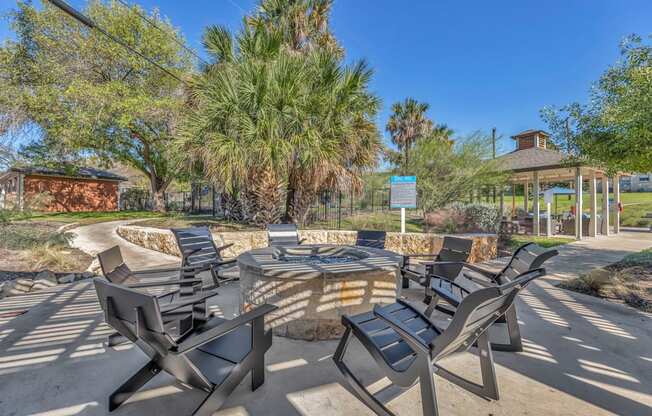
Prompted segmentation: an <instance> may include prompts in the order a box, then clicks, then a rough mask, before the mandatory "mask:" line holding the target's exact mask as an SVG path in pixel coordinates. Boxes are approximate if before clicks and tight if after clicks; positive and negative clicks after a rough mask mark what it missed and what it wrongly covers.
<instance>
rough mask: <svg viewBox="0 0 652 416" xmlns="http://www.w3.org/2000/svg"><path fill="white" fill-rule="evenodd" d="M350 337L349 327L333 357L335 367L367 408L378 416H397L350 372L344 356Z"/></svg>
mask: <svg viewBox="0 0 652 416" xmlns="http://www.w3.org/2000/svg"><path fill="white" fill-rule="evenodd" d="M350 337H351V328H350V327H347V328H346V331H345V332H344V335H342V339H341V340H340V343H339V344H338V345H337V350H335V354H334V355H333V361H334V362H335V365H336V366H337V368H338V369H339V370H340V372H341V373H342V375H343V376H344V378H345V379H346V381H347V382H348V383H349V385H350V386H351V388H352V389H353V392H354V393H355V395H356V396H358V398H359V399H360V400H361V401H362V402H363V403H364V404H366V405H367V407H369V408H370V409H371V410H373V412H374V413H376V414H377V415H378V416H395V415H394V414H393V413H392V412H390V411H389V409H387V408H386V407H385V405H383V404H382V403H381V402H380V401H379V400H378V399H376V398H375V397H374V396H373V394H371V393H370V392H369V391H368V390H367V389H366V388H365V387H364V385H363V384H362V382H360V380H358V379H357V378H356V377H355V376H354V375H353V373H352V372H351V370H349V368H348V367H347V366H346V364H345V363H344V360H343V359H344V354H345V353H346V349H347V347H348V345H349V341H350Z"/></svg>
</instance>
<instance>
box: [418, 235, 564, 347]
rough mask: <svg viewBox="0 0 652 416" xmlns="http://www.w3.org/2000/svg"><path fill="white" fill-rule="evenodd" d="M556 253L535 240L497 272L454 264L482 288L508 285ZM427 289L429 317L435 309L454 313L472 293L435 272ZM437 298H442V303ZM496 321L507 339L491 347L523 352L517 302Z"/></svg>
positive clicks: (516, 253) (521, 248) (469, 265)
mask: <svg viewBox="0 0 652 416" xmlns="http://www.w3.org/2000/svg"><path fill="white" fill-rule="evenodd" d="M557 254H559V252H558V251H557V250H554V249H552V250H546V249H545V248H542V247H540V246H538V245H537V244H535V243H527V244H524V245H522V246H521V247H519V248H518V249H517V250H516V251H515V252H514V254H513V255H512V258H511V259H510V261H509V262H508V263H507V265H506V266H505V267H504V268H503V269H502V270H501V271H500V272H498V273H492V272H490V271H488V270H485V269H482V268H480V267H478V266H476V265H473V264H468V263H457V264H458V265H460V266H461V267H462V276H464V277H465V278H466V279H468V280H470V281H471V282H473V283H475V284H476V285H477V286H476V288H483V287H491V286H496V285H504V284H507V283H509V282H511V281H512V280H513V279H515V278H516V277H517V276H520V275H522V274H523V273H526V272H529V271H532V270H535V269H538V268H540V267H541V266H542V265H543V263H545V262H546V261H547V260H549V259H550V258H552V257H554V256H556V255H557ZM427 290H428V291H429V295H430V296H434V298H433V299H432V302H430V305H429V306H428V308H427V309H426V311H425V314H426V315H427V316H430V315H431V314H432V312H433V311H434V310H435V309H437V310H438V311H440V312H444V313H446V314H448V315H454V314H455V311H456V309H457V308H458V307H459V305H460V303H461V302H462V301H463V300H464V298H465V297H467V296H468V295H469V294H470V293H472V292H473V290H471V289H470V288H469V287H468V286H467V287H463V286H462V285H460V284H458V283H456V282H455V281H451V280H450V279H448V277H446V276H437V275H436V273H433V274H432V275H431V276H430V286H429V287H428V288H427ZM476 290H477V289H476ZM440 301H443V304H442V303H441V302H440ZM496 323H497V324H499V325H505V326H506V330H507V335H508V338H509V342H508V343H499V342H492V343H491V347H492V348H493V349H494V350H496V351H523V341H522V340H521V330H520V327H519V325H518V316H517V313H516V305H513V306H512V307H510V308H509V309H508V310H507V312H506V313H505V315H504V316H502V317H500V319H499V320H498V321H497V322H496Z"/></svg>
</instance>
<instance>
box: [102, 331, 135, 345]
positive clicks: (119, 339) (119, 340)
mask: <svg viewBox="0 0 652 416" xmlns="http://www.w3.org/2000/svg"><path fill="white" fill-rule="evenodd" d="M128 341H129V340H128V339H127V338H125V337H123V336H122V335H120V333H118V332H115V333H113V334H111V335H109V337H108V339H107V341H106V344H107V346H109V347H115V346H116V345H120V344H125V343H127V342H128Z"/></svg>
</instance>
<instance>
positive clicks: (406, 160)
mask: <svg viewBox="0 0 652 416" xmlns="http://www.w3.org/2000/svg"><path fill="white" fill-rule="evenodd" d="M409 151H410V146H409V145H408V144H407V143H406V144H405V166H403V175H407V174H408V161H409V160H408V152H409Z"/></svg>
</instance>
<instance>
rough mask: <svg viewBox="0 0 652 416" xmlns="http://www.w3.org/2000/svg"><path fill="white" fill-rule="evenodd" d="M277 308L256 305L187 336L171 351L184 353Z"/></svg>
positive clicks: (267, 305) (260, 317)
mask: <svg viewBox="0 0 652 416" xmlns="http://www.w3.org/2000/svg"><path fill="white" fill-rule="evenodd" d="M276 309H278V306H274V305H269V304H264V305H262V306H259V307H257V308H256V309H254V310H252V311H250V312H247V313H245V314H242V315H240V316H238V317H236V318H233V319H231V320H229V321H226V322H223V323H221V324H219V325H218V326H216V327H214V328H211V329H209V330H207V331H205V332H202V333H200V334H198V335H195V336H194V337H192V338H189V339H187V340H185V341H183V342H182V343H180V344H179V345H177V347H176V348H174V349H173V352H174V353H176V354H185V353H186V352H188V351H191V350H194V349H196V348H198V347H201V346H202V345H204V344H206V343H207V342H211V341H212V340H214V339H215V338H218V337H220V336H222V335H224V334H226V333H228V332H231V331H233V330H234V329H236V328H239V327H241V326H242V325H245V324H248V323H250V322H253V321H254V320H256V319H262V318H263V317H264V316H265V315H267V314H268V313H270V312H272V311H275V310H276Z"/></svg>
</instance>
